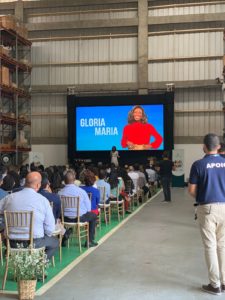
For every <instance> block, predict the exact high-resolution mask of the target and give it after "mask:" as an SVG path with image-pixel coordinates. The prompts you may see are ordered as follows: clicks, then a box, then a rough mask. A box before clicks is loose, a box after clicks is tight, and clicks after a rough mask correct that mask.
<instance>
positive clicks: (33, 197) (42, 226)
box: [0, 172, 59, 259]
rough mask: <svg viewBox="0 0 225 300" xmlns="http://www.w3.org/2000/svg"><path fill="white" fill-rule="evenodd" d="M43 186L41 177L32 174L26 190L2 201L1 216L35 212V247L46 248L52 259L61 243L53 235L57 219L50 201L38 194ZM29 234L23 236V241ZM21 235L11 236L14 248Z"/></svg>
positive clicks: (38, 174)
mask: <svg viewBox="0 0 225 300" xmlns="http://www.w3.org/2000/svg"><path fill="white" fill-rule="evenodd" d="M40 186H41V175H40V173H38V172H30V173H29V174H28V175H27V177H26V183H25V188H24V189H23V190H22V191H20V192H17V193H12V194H9V195H7V196H6V197H5V198H3V199H2V200H1V201H0V214H3V213H4V210H8V211H33V212H34V227H33V228H34V230H33V237H34V245H35V247H36V248H40V247H45V252H46V254H47V257H48V259H50V258H51V257H52V256H53V255H54V253H55V251H56V250H57V248H58V245H59V242H58V239H57V238H56V237H53V236H52V234H53V232H54V230H55V219H54V216H53V213H52V208H51V206H50V204H49V201H48V200H47V199H46V198H45V197H43V196H42V195H40V194H39V193H37V191H38V190H39V188H40ZM27 236H28V234H27V233H24V234H21V240H23V238H24V237H27ZM13 238H17V239H18V238H20V236H19V235H16V236H13V235H10V242H11V246H12V247H16V245H17V243H18V241H16V240H13Z"/></svg>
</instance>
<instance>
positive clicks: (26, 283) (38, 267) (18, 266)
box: [10, 246, 48, 300]
mask: <svg viewBox="0 0 225 300" xmlns="http://www.w3.org/2000/svg"><path fill="white" fill-rule="evenodd" d="M10 266H11V268H12V269H13V270H14V274H15V277H16V280H17V284H18V293H19V299H20V300H25V299H29V300H31V299H34V295H35V289H36V283H37V279H41V278H42V276H43V272H45V268H46V267H47V266H48V260H47V257H46V254H45V253H44V248H42V249H34V248H32V249H26V248H23V247H21V246H18V248H17V250H14V251H12V252H11V255H10Z"/></svg>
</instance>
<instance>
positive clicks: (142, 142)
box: [121, 105, 163, 150]
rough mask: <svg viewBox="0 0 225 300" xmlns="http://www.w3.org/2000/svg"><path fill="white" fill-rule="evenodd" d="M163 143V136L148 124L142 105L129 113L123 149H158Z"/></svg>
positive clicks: (122, 142)
mask: <svg viewBox="0 0 225 300" xmlns="http://www.w3.org/2000/svg"><path fill="white" fill-rule="evenodd" d="M151 138H154V141H153V142H150V140H151ZM162 142H163V138H162V136H161V135H160V134H159V133H158V132H157V130H156V129H155V128H154V126H153V125H151V124H149V123H148V118H147V115H146V114H145V111H144V109H143V108H142V107H141V106H140V105H136V106H134V107H133V109H132V110H131V111H129V113H128V124H127V125H126V126H125V127H124V129H123V136H122V140H121V145H122V147H123V148H128V149H129V150H149V149H158V148H159V147H160V145H161V144H162Z"/></svg>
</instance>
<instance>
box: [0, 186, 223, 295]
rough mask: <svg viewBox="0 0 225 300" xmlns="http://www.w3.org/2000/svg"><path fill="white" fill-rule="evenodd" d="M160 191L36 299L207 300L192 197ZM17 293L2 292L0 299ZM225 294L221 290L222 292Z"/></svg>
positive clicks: (203, 267)
mask: <svg viewBox="0 0 225 300" xmlns="http://www.w3.org/2000/svg"><path fill="white" fill-rule="evenodd" d="M162 199H163V195H162V193H161V194H160V195H159V196H158V197H157V198H155V199H154V200H153V201H152V202H150V203H148V204H147V205H146V206H145V207H144V208H143V209H142V210H141V211H140V212H139V213H138V214H137V215H135V216H134V217H133V218H131V220H129V221H128V222H127V223H126V224H125V225H124V226H123V227H122V228H121V229H119V230H118V231H117V232H116V233H115V234H114V235H113V236H112V237H110V238H109V239H108V240H107V241H106V242H105V243H104V244H102V245H101V246H100V247H98V248H97V249H96V250H95V251H94V252H92V253H91V254H90V255H89V256H88V257H87V258H85V259H84V260H83V261H82V262H81V263H80V264H79V265H77V266H76V267H75V268H74V269H73V270H72V271H71V272H70V273H69V274H67V275H66V276H65V277H64V278H63V279H62V280H61V281H59V282H58V283H56V285H54V287H53V288H51V289H50V290H49V291H47V292H46V293H45V294H44V295H43V296H40V297H39V296H37V297H36V299H39V300H50V299H51V300H52V299H54V300H62V299H66V300H75V299H76V300H90V299H92V300H103V299H104V300H118V299H119V300H125V299H128V300H137V299H141V300H162V299H163V300H164V299H167V300H168V299H169V300H175V299H176V300H194V299H195V300H203V299H204V300H209V299H212V298H215V297H216V296H213V295H210V294H206V293H204V292H202V291H201V288H200V287H201V285H202V284H205V283H208V279H207V272H206V266H205V262H204V254H203V247H202V244H201V239H200V233H199V230H198V226H197V223H196V221H194V207H193V200H192V199H191V198H190V197H189V196H188V194H187V190H186V189H172V199H173V202H172V203H170V204H163V203H162V202H161V201H162ZM15 298H16V296H14V297H13V296H7V297H6V296H2V295H1V299H2V300H8V299H15ZM221 299H225V295H222V296H221Z"/></svg>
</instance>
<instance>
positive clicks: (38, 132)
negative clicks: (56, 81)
mask: <svg viewBox="0 0 225 300" xmlns="http://www.w3.org/2000/svg"><path fill="white" fill-rule="evenodd" d="M66 98H67V96H66V95H60V94H59V95H56V94H54V95H50V94H49V95H43V94H42V95H33V96H32V137H33V138H36V137H41V138H49V137H51V138H60V137H66V136H67V118H66V116H67V112H66Z"/></svg>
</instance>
